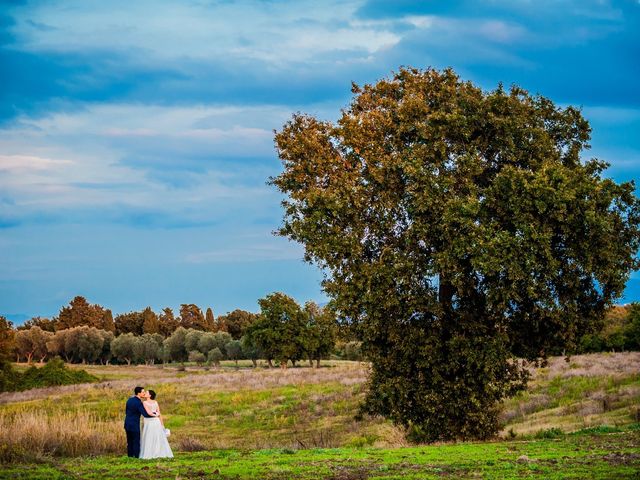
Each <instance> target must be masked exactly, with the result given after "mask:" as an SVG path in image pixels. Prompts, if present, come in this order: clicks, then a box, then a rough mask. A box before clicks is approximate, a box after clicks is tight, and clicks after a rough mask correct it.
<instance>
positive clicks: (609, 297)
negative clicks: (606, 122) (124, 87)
mask: <svg viewBox="0 0 640 480" xmlns="http://www.w3.org/2000/svg"><path fill="white" fill-rule="evenodd" d="M352 91H353V93H354V97H353V100H352V102H351V104H350V106H349V107H348V108H346V109H345V110H343V112H342V115H341V116H340V118H339V120H338V121H337V122H336V123H332V122H328V121H321V120H318V119H316V118H314V117H312V116H309V115H304V114H296V115H294V116H293V118H292V119H291V120H290V121H289V122H287V123H286V124H285V125H284V127H283V128H282V130H281V131H279V132H277V133H276V136H275V141H276V147H277V150H278V154H279V156H280V158H281V160H282V162H283V166H284V171H283V172H282V173H281V174H280V175H279V176H277V177H276V178H273V179H271V182H272V184H274V185H275V186H276V187H277V188H278V189H279V190H280V191H281V192H282V193H284V194H285V195H286V199H285V201H284V202H283V206H284V222H283V225H282V227H281V229H280V231H279V233H280V234H281V235H283V236H286V237H289V238H291V239H293V240H296V241H298V242H300V243H302V244H303V245H304V247H305V258H306V259H307V260H308V261H312V262H315V263H317V264H318V265H319V266H320V267H322V268H323V269H324V271H325V272H326V277H325V280H324V288H325V290H326V292H327V293H328V294H329V295H330V297H331V298H332V304H333V307H334V308H336V309H337V311H338V313H339V314H340V315H341V316H342V317H344V318H347V319H349V320H350V321H352V322H354V323H357V324H358V325H359V326H360V332H361V334H362V337H363V340H364V343H363V348H364V351H365V353H366V354H367V355H368V357H369V358H370V359H371V361H372V374H371V378H370V383H369V392H368V395H367V398H366V400H365V403H364V406H363V410H364V411H365V412H369V413H376V414H382V415H384V416H386V417H388V418H391V419H392V420H393V421H394V422H396V423H398V424H400V425H403V426H404V427H406V428H407V430H408V433H409V434H410V436H412V437H413V438H415V439H420V440H438V439H451V438H474V437H475V438H486V437H489V436H491V435H494V434H495V433H496V432H497V430H498V428H499V426H498V413H499V405H500V402H501V401H502V400H503V399H504V398H505V397H508V396H510V395H512V394H514V393H515V392H516V391H517V390H519V389H522V388H524V386H525V385H526V379H527V375H526V370H525V368H524V367H523V365H522V363H521V362H519V361H517V358H523V359H527V360H531V361H534V360H537V359H540V358H544V357H545V356H546V355H548V354H549V353H553V352H561V351H563V350H565V349H566V350H567V351H570V350H571V349H572V348H573V347H574V345H575V342H576V339H577V338H579V336H580V335H581V334H583V333H584V332H588V331H589V330H590V329H593V328H595V326H596V325H597V323H598V322H599V319H600V318H601V317H602V313H603V310H604V308H605V307H606V306H607V305H609V304H611V303H612V301H614V299H616V298H617V297H619V296H620V295H621V293H622V292H623V289H624V286H625V282H626V280H627V279H628V276H629V273H630V271H631V270H633V269H637V268H638V266H639V263H638V261H637V259H636V258H635V256H634V255H635V253H636V252H637V249H638V242H639V230H638V225H639V217H640V212H639V202H638V199H637V198H636V197H635V195H634V185H633V184H632V183H622V184H617V183H616V182H614V181H613V180H611V179H608V178H606V177H605V176H604V175H603V172H604V170H605V169H606V167H607V164H606V163H604V162H602V161H599V160H595V159H593V160H584V159H582V158H581V152H582V151H583V150H584V149H586V148H588V147H589V145H588V142H589V138H590V127H589V124H588V122H587V121H586V120H585V119H584V118H583V117H582V115H581V113H580V111H579V110H578V109H576V108H573V107H566V108H560V107H558V106H556V105H554V103H553V102H552V101H551V100H549V99H547V98H544V97H542V96H532V95H530V94H529V93H527V92H526V91H524V90H523V89H521V88H518V87H517V86H514V87H512V88H511V89H510V90H509V91H505V90H504V89H503V88H502V87H501V86H500V87H498V88H497V89H496V90H494V91H488V92H487V91H483V90H481V89H480V88H478V87H477V86H475V85H473V84H472V83H470V82H464V81H461V80H460V78H459V77H458V76H457V75H456V74H455V73H454V72H453V71H452V70H444V71H437V70H432V69H427V70H417V69H410V68H409V69H401V70H400V71H399V72H398V73H397V74H394V75H393V76H392V77H390V78H388V79H385V80H381V81H379V82H378V83H376V84H374V85H366V86H364V87H358V86H356V85H354V86H353V89H352Z"/></svg>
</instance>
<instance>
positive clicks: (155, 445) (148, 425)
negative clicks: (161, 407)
mask: <svg viewBox="0 0 640 480" xmlns="http://www.w3.org/2000/svg"><path fill="white" fill-rule="evenodd" d="M153 404H155V405H153ZM147 406H148V407H150V408H151V409H152V410H153V411H157V410H158V404H157V403H156V402H148V403H147ZM140 458H173V452H172V451H171V447H170V446H169V442H168V441H167V435H166V434H165V432H164V428H163V426H162V423H161V422H160V419H159V418H146V417H145V418H144V423H143V425H142V438H141V439H140Z"/></svg>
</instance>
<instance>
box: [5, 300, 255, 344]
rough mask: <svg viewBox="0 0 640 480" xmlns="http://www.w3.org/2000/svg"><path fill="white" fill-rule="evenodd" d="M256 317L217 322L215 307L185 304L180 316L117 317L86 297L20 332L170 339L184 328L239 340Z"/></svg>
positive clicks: (237, 314) (239, 314) (148, 311)
mask: <svg viewBox="0 0 640 480" xmlns="http://www.w3.org/2000/svg"><path fill="white" fill-rule="evenodd" d="M256 315H257V314H255V313H252V312H248V311H246V310H241V309H236V310H234V311H232V312H230V313H227V314H226V315H220V316H218V317H217V318H215V317H214V314H213V310H212V309H211V307H208V308H207V309H206V311H205V312H203V311H202V309H201V308H200V307H199V306H197V305H195V304H192V303H183V304H181V305H180V310H179V312H178V315H177V316H176V315H175V314H174V312H173V309H171V308H169V307H166V308H163V309H162V311H161V312H160V313H156V312H154V311H153V309H152V308H151V307H146V308H144V309H143V310H140V311H131V312H126V313H121V314H118V315H116V316H115V317H114V316H113V314H112V311H111V309H109V308H106V307H103V306H102V305H99V304H92V303H89V302H88V301H87V299H86V298H85V297H83V296H80V295H78V296H76V297H74V298H73V299H72V300H71V301H70V302H69V304H68V305H66V306H63V307H62V308H61V309H60V312H59V313H58V315H56V316H54V317H52V318H45V317H33V318H31V319H29V320H27V321H26V322H24V324H22V325H19V326H18V327H17V330H28V329H30V328H31V327H36V326H37V327H40V328H41V329H42V330H44V331H48V332H55V331H58V330H65V329H68V328H73V327H79V326H88V327H95V328H98V329H100V330H105V331H107V332H112V333H113V334H114V335H116V336H118V335H121V334H123V333H133V334H134V335H143V334H145V333H149V334H154V333H159V334H161V335H162V336H163V337H168V336H169V335H171V334H172V333H173V332H174V331H175V330H176V329H177V328H178V327H183V328H192V329H195V330H202V331H208V332H228V333H229V334H230V335H231V336H232V337H233V338H234V339H238V338H240V336H242V331H243V330H244V328H246V326H247V325H248V324H250V323H252V322H253V320H254V319H255V317H256Z"/></svg>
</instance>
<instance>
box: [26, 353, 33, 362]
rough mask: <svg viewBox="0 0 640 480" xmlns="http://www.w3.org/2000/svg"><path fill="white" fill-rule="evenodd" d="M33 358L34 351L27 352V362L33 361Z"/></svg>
mask: <svg viewBox="0 0 640 480" xmlns="http://www.w3.org/2000/svg"><path fill="white" fill-rule="evenodd" d="M32 358H33V353H27V363H31V359H32Z"/></svg>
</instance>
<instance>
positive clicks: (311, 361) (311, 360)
mask: <svg viewBox="0 0 640 480" xmlns="http://www.w3.org/2000/svg"><path fill="white" fill-rule="evenodd" d="M309 366H310V367H311V368H313V358H311V357H309Z"/></svg>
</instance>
